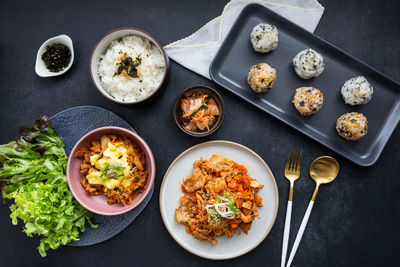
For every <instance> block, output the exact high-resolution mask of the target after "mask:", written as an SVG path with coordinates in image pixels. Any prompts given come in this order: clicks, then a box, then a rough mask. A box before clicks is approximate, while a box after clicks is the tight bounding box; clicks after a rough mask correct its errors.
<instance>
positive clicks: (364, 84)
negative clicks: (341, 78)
mask: <svg viewBox="0 0 400 267" xmlns="http://www.w3.org/2000/svg"><path fill="white" fill-rule="evenodd" d="M341 92H342V96H343V99H344V102H346V104H350V105H352V106H354V105H362V104H367V103H368V102H369V101H370V100H371V99H372V94H373V93H374V89H373V88H372V86H371V85H370V84H369V82H368V81H367V79H365V78H364V77H363V76H357V77H354V78H351V79H350V80H348V81H347V82H345V84H344V85H343V86H342V89H341Z"/></svg>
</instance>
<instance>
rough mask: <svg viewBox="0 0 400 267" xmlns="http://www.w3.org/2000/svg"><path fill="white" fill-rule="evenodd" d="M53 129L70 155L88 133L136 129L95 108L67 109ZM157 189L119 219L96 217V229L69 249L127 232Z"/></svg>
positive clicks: (91, 230) (59, 114)
mask: <svg viewBox="0 0 400 267" xmlns="http://www.w3.org/2000/svg"><path fill="white" fill-rule="evenodd" d="M50 119H51V120H52V126H53V127H54V128H55V129H56V130H57V133H58V134H59V136H61V137H62V138H63V140H64V149H65V152H66V153H67V155H68V156H69V154H70V153H71V150H72V148H73V147H74V145H75V144H76V142H78V140H79V139H80V138H81V137H82V136H84V135H85V134H87V133H88V132H90V131H92V130H94V129H97V128H99V127H104V126H119V127H123V128H126V129H129V130H131V131H133V132H135V130H134V129H133V128H132V126H130V125H129V124H128V123H127V122H126V121H124V120H123V119H122V118H120V117H118V116H117V115H115V114H114V113H112V112H111V111H108V110H106V109H103V108H99V107H94V106H81V107H75V108H71V109H67V110H64V111H62V112H60V113H57V114H56V115H54V116H53V117H51V118H50ZM153 191H154V187H153V188H152V189H151V191H150V193H149V195H148V196H147V197H146V199H145V200H144V201H143V202H142V203H141V204H140V205H139V206H137V207H136V208H135V209H133V210H131V211H129V212H127V213H124V214H121V215H117V216H102V215H98V214H94V216H93V221H94V222H95V223H97V224H98V225H99V226H98V227H97V228H90V227H86V231H85V232H83V233H81V234H80V236H79V241H74V242H71V243H69V244H68V245H69V246H90V245H94V244H98V243H100V242H103V241H106V240H107V239H110V238H111V237H113V236H115V235H116V234H118V233H119V232H121V231H122V230H124V229H125V228H126V227H127V226H128V225H129V224H130V223H131V222H132V221H133V220H135V219H136V217H137V216H139V214H140V213H141V212H142V211H143V209H144V208H145V207H146V205H147V203H149V201H150V199H151V197H152V195H153Z"/></svg>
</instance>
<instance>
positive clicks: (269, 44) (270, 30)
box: [250, 23, 279, 53]
mask: <svg viewBox="0 0 400 267" xmlns="http://www.w3.org/2000/svg"><path fill="white" fill-rule="evenodd" d="M250 41H251V43H252V45H253V49H254V51H256V52H259V53H267V52H269V51H272V50H274V49H275V48H277V46H278V41H279V39H278V30H277V29H276V27H275V26H273V25H269V24H263V23H260V24H257V25H256V26H255V27H254V28H253V30H252V31H251V33H250Z"/></svg>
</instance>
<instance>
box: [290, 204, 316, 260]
mask: <svg viewBox="0 0 400 267" xmlns="http://www.w3.org/2000/svg"><path fill="white" fill-rule="evenodd" d="M313 205H314V201H313V200H311V201H310V204H308V207H307V210H306V214H304V217H303V220H302V221H301V225H300V228H299V231H298V232H297V236H296V240H295V241H294V244H293V248H292V251H291V252H290V256H289V260H288V263H287V265H286V267H290V264H292V261H293V258H294V255H296V251H297V248H298V247H299V244H300V241H301V238H302V237H303V234H304V230H305V229H306V226H307V223H308V219H309V218H310V214H311V210H312V208H313Z"/></svg>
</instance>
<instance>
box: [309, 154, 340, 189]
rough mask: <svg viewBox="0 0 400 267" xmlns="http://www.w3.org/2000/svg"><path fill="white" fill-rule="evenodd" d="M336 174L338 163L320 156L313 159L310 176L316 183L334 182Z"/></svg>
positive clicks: (330, 158)
mask: <svg viewBox="0 0 400 267" xmlns="http://www.w3.org/2000/svg"><path fill="white" fill-rule="evenodd" d="M338 173H339V163H338V162H337V161H336V160H335V159H334V158H332V157H329V156H322V157H319V158H317V159H315V160H314V161H313V162H312V163H311V166H310V176H311V178H312V179H313V180H314V181H315V182H316V183H318V182H319V183H320V184H327V183H330V182H332V181H333V180H335V178H336V176H337V175H338Z"/></svg>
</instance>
